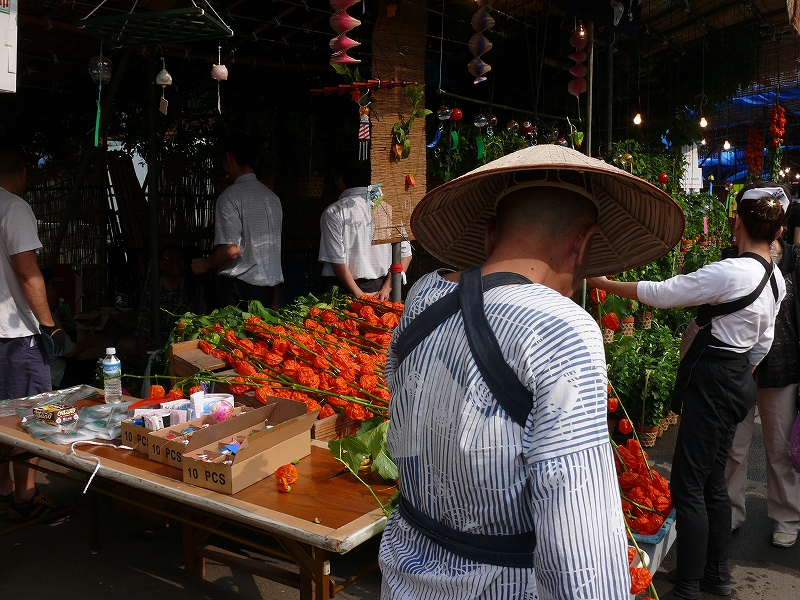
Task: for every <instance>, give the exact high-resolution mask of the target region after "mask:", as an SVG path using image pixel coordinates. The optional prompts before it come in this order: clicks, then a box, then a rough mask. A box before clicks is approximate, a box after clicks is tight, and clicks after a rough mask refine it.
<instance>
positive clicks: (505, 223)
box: [496, 186, 597, 242]
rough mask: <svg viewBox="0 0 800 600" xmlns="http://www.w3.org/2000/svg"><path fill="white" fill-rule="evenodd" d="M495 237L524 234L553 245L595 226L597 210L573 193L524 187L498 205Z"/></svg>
mask: <svg viewBox="0 0 800 600" xmlns="http://www.w3.org/2000/svg"><path fill="white" fill-rule="evenodd" d="M496 219H497V238H498V240H502V239H504V238H506V237H509V236H513V235H517V234H525V235H535V236H537V237H538V238H539V239H541V240H542V241H547V242H555V241H558V240H562V239H564V238H567V237H569V236H570V235H571V234H574V233H576V232H578V231H581V230H583V229H585V228H587V227H589V226H591V225H594V224H595V223H597V207H596V206H595V205H594V203H593V202H592V201H591V200H589V199H588V198H586V197H585V196H582V195H580V194H578V193H576V192H573V191H570V190H566V189H564V188H557V187H538V186H537V187H525V188H520V189H518V190H515V191H513V192H511V193H509V194H508V195H507V196H505V197H503V198H502V199H501V200H500V202H499V203H498V205H497V217H496Z"/></svg>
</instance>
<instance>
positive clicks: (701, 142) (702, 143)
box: [700, 138, 706, 146]
mask: <svg viewBox="0 0 800 600" xmlns="http://www.w3.org/2000/svg"><path fill="white" fill-rule="evenodd" d="M700 145H701V146H705V145H706V138H703V139H702V140H700Z"/></svg>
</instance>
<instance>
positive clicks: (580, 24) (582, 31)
mask: <svg viewBox="0 0 800 600" xmlns="http://www.w3.org/2000/svg"><path fill="white" fill-rule="evenodd" d="M576 31H577V32H578V37H579V38H581V39H582V40H585V39H586V28H585V27H584V26H583V21H578V29H577V30H576Z"/></svg>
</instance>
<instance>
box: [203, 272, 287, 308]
mask: <svg viewBox="0 0 800 600" xmlns="http://www.w3.org/2000/svg"><path fill="white" fill-rule="evenodd" d="M274 295H275V286H269V285H253V284H252V283H247V282H245V281H242V280H241V279H236V278H235V277H227V276H225V275H219V276H218V277H217V307H218V308H221V307H223V306H238V305H239V303H240V302H250V300H258V301H259V302H261V304H262V305H263V306H264V308H272V301H273V298H274Z"/></svg>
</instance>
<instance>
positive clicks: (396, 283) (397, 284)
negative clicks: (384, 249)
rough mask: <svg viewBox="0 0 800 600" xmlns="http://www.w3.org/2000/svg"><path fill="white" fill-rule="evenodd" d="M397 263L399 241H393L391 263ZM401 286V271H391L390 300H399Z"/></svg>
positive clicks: (398, 261)
mask: <svg viewBox="0 0 800 600" xmlns="http://www.w3.org/2000/svg"><path fill="white" fill-rule="evenodd" d="M399 263H400V242H394V243H393V244H392V264H393V265H397V264H399ZM402 286H403V275H402V273H392V294H391V298H390V299H391V301H392V302H400V297H401V292H402V290H401V288H402Z"/></svg>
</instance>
